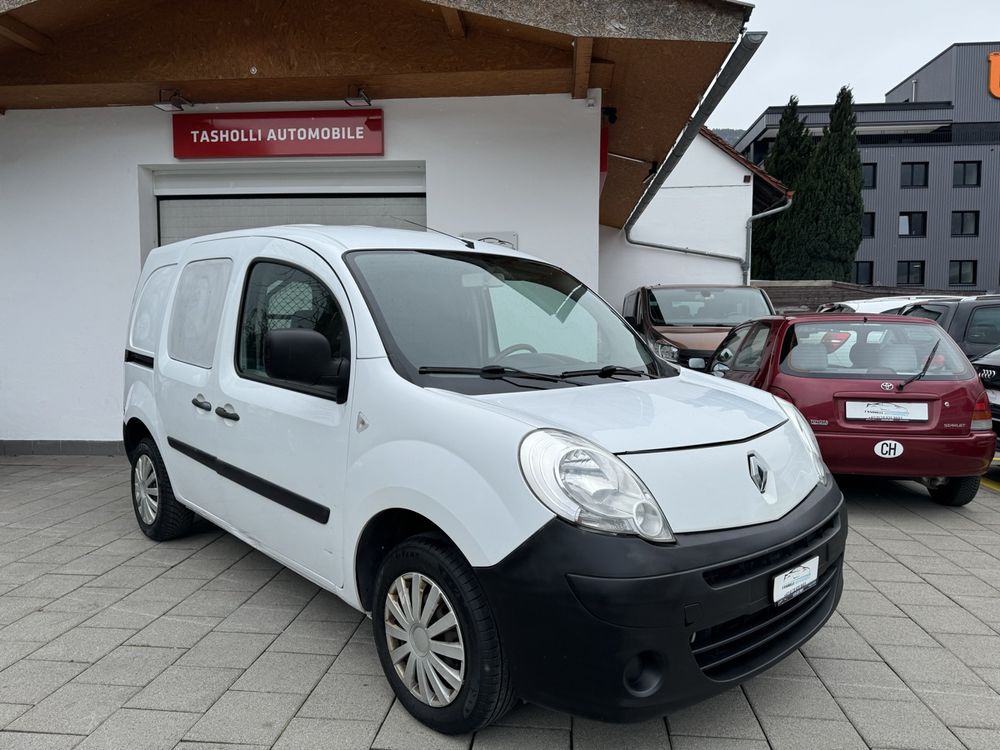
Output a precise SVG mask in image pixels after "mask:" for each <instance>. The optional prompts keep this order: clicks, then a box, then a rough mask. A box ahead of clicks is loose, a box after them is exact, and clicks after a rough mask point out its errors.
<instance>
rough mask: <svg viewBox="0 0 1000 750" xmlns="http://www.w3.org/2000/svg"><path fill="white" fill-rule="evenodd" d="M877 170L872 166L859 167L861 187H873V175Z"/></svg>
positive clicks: (863, 165)
mask: <svg viewBox="0 0 1000 750" xmlns="http://www.w3.org/2000/svg"><path fill="white" fill-rule="evenodd" d="M877 170H878V168H877V167H876V166H875V165H874V164H862V165H861V187H863V188H865V189H870V188H873V187H875V175H876V172H877Z"/></svg>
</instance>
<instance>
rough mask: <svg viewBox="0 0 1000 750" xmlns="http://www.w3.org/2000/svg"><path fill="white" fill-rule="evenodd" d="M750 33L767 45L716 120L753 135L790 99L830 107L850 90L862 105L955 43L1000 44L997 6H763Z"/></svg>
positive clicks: (953, 1)
mask: <svg viewBox="0 0 1000 750" xmlns="http://www.w3.org/2000/svg"><path fill="white" fill-rule="evenodd" d="M755 5H756V7H755V8H754V10H753V13H752V14H751V16H750V23H749V24H748V26H747V28H748V30H750V31H766V32H768V33H767V39H765V40H764V43H763V44H762V45H761V47H760V49H759V50H757V53H756V54H755V55H754V57H753V59H752V60H751V61H750V63H749V64H748V65H747V67H746V68H745V69H744V70H743V73H742V74H741V75H740V77H739V78H738V79H737V80H736V83H735V84H733V87H732V88H731V89H730V90H729V93H728V94H726V96H725V98H724V99H723V100H722V102H721V103H720V104H719V106H718V107H717V108H716V110H715V112H714V113H713V114H712V116H711V117H710V118H709V121H708V124H709V126H711V127H713V128H739V129H745V128H748V127H750V125H751V124H752V123H753V121H754V120H756V119H757V117H758V116H759V115H760V113H761V112H763V111H764V109H765V108H767V107H770V106H774V105H783V104H785V103H786V102H787V101H788V97H789V96H790V95H791V94H795V95H796V96H798V97H799V102H800V103H801V104H826V103H830V102H832V101H833V100H834V98H835V97H836V95H837V91H838V90H839V89H840V87H841V86H842V85H844V84H847V85H848V86H850V87H851V88H852V89H854V101H856V102H881V101H885V92H886V91H888V90H889V89H891V88H892V87H893V86H895V85H896V84H897V83H899V82H900V81H902V80H903V79H904V78H906V76H908V75H909V74H910V73H912V72H913V71H915V70H916V69H917V68H919V67H920V66H921V65H923V64H924V63H925V62H927V61H928V60H930V59H931V58H932V57H934V56H935V55H937V54H938V53H939V52H941V51H942V50H944V49H945V48H946V47H948V46H949V45H951V44H954V43H955V42H989V41H997V39H998V38H1000V16H998V11H997V8H998V3H997V0H945V1H944V2H942V0H822V2H821V1H820V0H756V2H755Z"/></svg>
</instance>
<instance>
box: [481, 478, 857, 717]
mask: <svg viewBox="0 0 1000 750" xmlns="http://www.w3.org/2000/svg"><path fill="white" fill-rule="evenodd" d="M846 536H847V514H846V509H845V507H844V502H843V496H842V495H841V493H840V490H839V489H838V488H837V486H836V485H835V484H834V483H832V482H831V485H830V487H817V488H816V489H815V490H814V491H813V492H812V493H811V494H810V495H809V496H808V497H807V498H806V499H805V500H804V501H803V502H801V503H800V504H799V505H798V506H797V507H796V508H795V509H794V510H792V511H791V512H789V513H788V514H787V515H785V516H784V517H783V518H781V519H779V520H777V521H773V522H771V523H766V524H760V525H756V526H748V527H744V528H740V529H729V530H726V531H718V532H703V533H696V534H679V535H678V536H677V543H676V544H673V545H655V544H650V543H648V542H645V541H642V540H640V539H636V538H629V537H615V536H610V535H603V534H595V533H592V532H587V531H584V530H581V529H579V528H577V527H574V526H571V525H570V524H567V523H564V522H562V521H558V520H553V521H551V522H550V523H548V524H547V525H546V526H544V527H543V528H542V529H541V530H539V531H538V532H537V533H536V534H535V535H533V536H532V537H531V538H530V539H529V540H528V541H526V542H525V543H524V544H522V545H521V546H520V547H519V548H518V549H517V550H515V551H514V552H513V553H511V554H510V555H509V556H508V557H507V558H506V559H504V561H503V562H501V563H500V564H498V565H495V566H493V567H490V568H479V569H477V573H478V575H479V578H480V581H481V582H482V584H483V586H484V588H485V590H486V593H487V596H488V597H489V600H490V603H491V605H492V608H493V612H494V615H495V616H496V618H497V620H498V623H499V626H500V632H501V642H502V644H503V648H504V651H505V654H506V656H507V658H508V660H509V662H510V665H511V672H512V677H513V680H514V685H515V690H516V691H517V692H518V694H519V695H520V696H521V697H522V698H524V699H525V700H527V701H530V702H532V703H537V704H539V705H542V706H547V707H549V708H553V709H557V710H561V711H568V712H571V713H574V714H576V715H578V716H585V717H589V718H594V719H600V720H603V721H639V720H642V719H646V718H649V717H652V716H661V715H663V714H665V713H666V712H668V711H669V710H672V709H674V708H678V707H681V706H684V705H688V704H691V703H695V702H697V701H700V700H703V699H705V698H707V697H709V696H711V695H713V694H715V693H718V692H721V691H723V690H725V689H727V688H728V687H730V686H732V685H735V684H738V683H740V682H742V681H744V680H746V679H747V678H749V677H751V676H753V675H754V674H757V673H758V672H761V671H762V670H765V669H767V668H768V667H770V666H772V665H774V664H775V663H777V662H778V661H780V660H781V659H783V658H784V657H785V656H787V655H788V654H789V653H790V652H791V651H793V650H794V649H795V648H797V647H798V646H800V645H801V644H802V643H803V642H805V641H806V640H808V639H809V638H810V637H811V636H812V635H813V634H815V633H816V631H817V630H819V628H820V627H822V625H823V623H825V622H826V621H827V619H829V617H830V615H831V614H832V613H833V611H834V608H835V607H836V605H837V602H838V601H839V600H840V594H841V591H842V589H843V580H842V575H841V568H842V563H843V553H844V539H845V537H846ZM815 556H818V557H819V579H818V583H817V585H816V586H815V587H813V588H811V589H809V590H807V591H805V592H804V593H802V594H800V595H798V596H797V597H795V598H794V599H792V600H791V601H789V602H787V603H784V604H782V605H780V606H776V605H775V604H773V603H772V587H773V580H774V577H775V575H777V574H779V573H781V572H783V571H785V570H787V569H789V568H791V567H793V566H795V565H797V564H799V563H802V562H804V561H806V560H808V559H810V558H812V557H815Z"/></svg>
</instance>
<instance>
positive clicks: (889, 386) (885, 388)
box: [879, 383, 896, 391]
mask: <svg viewBox="0 0 1000 750" xmlns="http://www.w3.org/2000/svg"><path fill="white" fill-rule="evenodd" d="M879 387H880V388H881V389H882V390H883V391H891V390H892V389H893V388H895V387H896V386H894V385H893V384H892V383H882V385H881V386H879Z"/></svg>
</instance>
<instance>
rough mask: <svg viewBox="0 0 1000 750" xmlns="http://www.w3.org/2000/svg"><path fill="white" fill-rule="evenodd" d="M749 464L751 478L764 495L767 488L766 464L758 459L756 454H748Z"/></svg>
mask: <svg viewBox="0 0 1000 750" xmlns="http://www.w3.org/2000/svg"><path fill="white" fill-rule="evenodd" d="M747 463H748V464H749V465H750V478H751V479H752V480H753V483H754V484H755V485H757V489H758V490H760V493H761V494H762V495H763V494H764V489H765V488H766V487H767V469H765V468H764V464H762V463H761V461H760V459H759V458H757V454H756V453H749V454H747Z"/></svg>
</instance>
